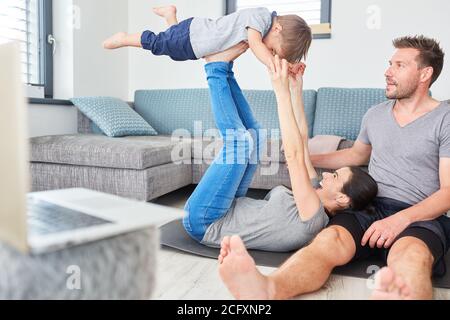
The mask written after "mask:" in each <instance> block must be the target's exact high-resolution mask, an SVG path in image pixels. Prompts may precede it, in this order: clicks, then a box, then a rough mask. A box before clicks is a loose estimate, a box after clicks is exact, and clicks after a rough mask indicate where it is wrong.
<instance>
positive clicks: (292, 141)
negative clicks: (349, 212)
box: [270, 56, 320, 220]
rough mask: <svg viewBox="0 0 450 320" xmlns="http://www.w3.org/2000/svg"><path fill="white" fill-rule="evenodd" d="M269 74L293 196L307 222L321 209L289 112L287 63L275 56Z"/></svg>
mask: <svg viewBox="0 0 450 320" xmlns="http://www.w3.org/2000/svg"><path fill="white" fill-rule="evenodd" d="M270 73H271V75H272V84H273V87H274V90H275V94H276V97H277V103H278V117H279V120H280V127H281V136H282V138H283V144H284V153H285V156H286V161H287V163H288V168H289V176H290V179H291V184H292V192H293V194H294V199H295V203H296V205H297V208H298V211H299V214H300V217H301V218H302V220H309V219H311V218H312V217H313V216H314V215H315V214H316V212H317V210H318V209H319V208H320V199H319V197H318V195H317V193H316V191H315V190H314V188H313V187H312V185H311V181H310V177H309V174H308V170H307V167H306V164H305V146H304V139H303V137H302V135H301V133H300V130H299V128H298V126H297V122H296V121H295V115H294V111H293V108H292V100H291V93H290V91H289V70H288V63H287V61H286V60H283V61H280V58H279V57H278V56H276V57H275V63H273V64H272V65H271V66H270Z"/></svg>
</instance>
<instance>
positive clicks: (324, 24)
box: [225, 0, 331, 39]
mask: <svg viewBox="0 0 450 320" xmlns="http://www.w3.org/2000/svg"><path fill="white" fill-rule="evenodd" d="M236 1H237V0H226V3H225V14H231V13H233V12H236V9H237V6H236ZM320 11H321V12H320V24H316V25H310V26H311V29H312V31H313V39H330V38H331V0H321V6H320Z"/></svg>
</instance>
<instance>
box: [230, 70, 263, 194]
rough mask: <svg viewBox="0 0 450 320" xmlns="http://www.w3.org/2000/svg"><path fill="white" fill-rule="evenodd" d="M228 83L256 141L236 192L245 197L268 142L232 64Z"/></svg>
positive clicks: (240, 113)
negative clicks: (235, 75) (237, 79)
mask: <svg viewBox="0 0 450 320" xmlns="http://www.w3.org/2000/svg"><path fill="white" fill-rule="evenodd" d="M228 83H229V85H230V90H231V94H232V96H233V100H234V103H235V104H236V106H237V110H238V113H239V117H240V118H241V120H242V123H243V124H244V126H245V128H246V129H247V130H248V131H249V133H250V134H251V136H252V138H253V141H254V148H253V151H252V153H251V154H250V160H249V165H248V166H247V170H246V172H245V174H244V177H243V178H242V181H241V184H240V185H239V187H238V190H237V192H236V197H237V198H239V197H245V196H246V195H247V192H248V189H249V187H250V184H251V183H252V180H253V176H254V175H255V172H256V170H257V168H258V164H259V161H260V158H261V155H262V153H263V148H264V146H265V143H266V137H265V135H264V132H263V131H262V130H261V129H262V127H261V125H260V124H259V123H258V121H257V120H256V118H255V116H254V114H253V111H252V108H251V107H250V105H249V104H248V102H247V99H246V98H245V96H244V94H243V93H242V90H241V88H240V87H239V84H238V83H237V81H236V78H235V77H234V72H233V65H232V64H231V67H230V69H229V72H228Z"/></svg>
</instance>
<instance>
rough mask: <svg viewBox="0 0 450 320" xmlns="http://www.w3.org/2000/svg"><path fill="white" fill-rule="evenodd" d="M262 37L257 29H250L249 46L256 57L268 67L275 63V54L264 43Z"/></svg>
mask: <svg viewBox="0 0 450 320" xmlns="http://www.w3.org/2000/svg"><path fill="white" fill-rule="evenodd" d="M262 40H263V39H262V35H261V33H260V32H259V31H256V30H255V29H252V28H248V45H249V47H250V49H252V51H253V53H254V55H255V56H256V57H257V58H258V59H259V61H261V62H262V63H264V64H265V65H266V66H267V67H269V66H270V63H271V62H273V54H272V52H270V50H269V49H268V48H267V47H266V45H265V44H264V43H263V41H262Z"/></svg>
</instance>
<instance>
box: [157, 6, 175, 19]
mask: <svg viewBox="0 0 450 320" xmlns="http://www.w3.org/2000/svg"><path fill="white" fill-rule="evenodd" d="M153 12H154V13H155V14H157V15H158V16H160V17H163V18H165V19H166V20H172V19H174V18H175V19H176V17H177V7H175V6H167V7H158V8H153Z"/></svg>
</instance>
